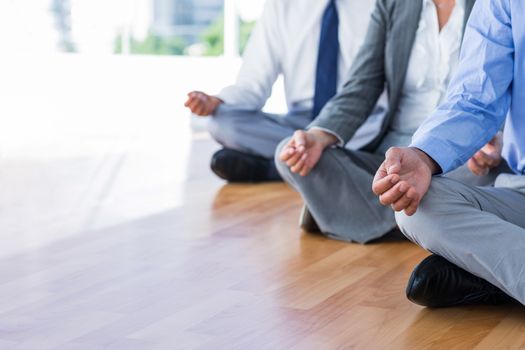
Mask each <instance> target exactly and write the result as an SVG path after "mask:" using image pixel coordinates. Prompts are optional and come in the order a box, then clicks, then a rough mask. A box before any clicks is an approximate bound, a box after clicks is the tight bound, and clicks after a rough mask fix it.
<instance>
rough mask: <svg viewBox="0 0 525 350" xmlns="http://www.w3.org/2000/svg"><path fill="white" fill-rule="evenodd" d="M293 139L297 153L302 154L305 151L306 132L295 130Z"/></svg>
mask: <svg viewBox="0 0 525 350" xmlns="http://www.w3.org/2000/svg"><path fill="white" fill-rule="evenodd" d="M293 138H294V141H295V148H296V149H297V151H299V152H303V151H304V150H305V149H306V132H304V131H303V130H297V131H296V132H294V134H293Z"/></svg>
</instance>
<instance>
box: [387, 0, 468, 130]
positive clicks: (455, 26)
mask: <svg viewBox="0 0 525 350" xmlns="http://www.w3.org/2000/svg"><path fill="white" fill-rule="evenodd" d="M422 1H423V8H422V13H421V19H420V21H419V27H418V30H417V34H416V38H415V42H414V46H413V48H412V52H411V55H410V61H409V64H408V70H407V75H406V78H405V84H404V87H403V94H402V96H401V100H400V103H399V108H398V111H397V113H396V114H395V117H394V118H393V120H392V124H391V125H390V127H391V129H392V131H394V132H397V133H400V134H405V135H410V137H411V136H412V134H413V133H414V132H415V131H416V130H417V128H418V127H419V126H420V125H421V123H422V122H423V121H424V120H425V119H426V118H427V117H429V116H430V115H431V114H432V113H433V112H434V110H435V109H436V107H437V106H438V105H439V104H440V102H441V101H442V100H443V98H444V97H445V93H446V90H447V86H448V83H449V81H450V78H451V76H452V75H453V73H454V70H455V69H456V67H457V65H458V61H459V51H460V47H461V39H462V33H463V22H464V15H465V0H457V1H456V6H455V7H454V9H453V11H452V14H451V15H450V18H449V20H448V22H447V23H446V25H445V26H444V27H443V28H442V29H441V31H440V30H439V22H438V16H437V9H436V5H435V4H434V1H432V0H422Z"/></svg>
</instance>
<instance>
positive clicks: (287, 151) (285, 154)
mask: <svg viewBox="0 0 525 350" xmlns="http://www.w3.org/2000/svg"><path fill="white" fill-rule="evenodd" d="M294 154H295V143H294V142H293V139H292V140H290V142H288V144H287V145H286V146H285V147H284V148H283V149H282V151H281V154H280V155H279V159H280V160H281V161H283V162H287V161H288V160H289V159H290V158H291V157H292V156H293V155H294Z"/></svg>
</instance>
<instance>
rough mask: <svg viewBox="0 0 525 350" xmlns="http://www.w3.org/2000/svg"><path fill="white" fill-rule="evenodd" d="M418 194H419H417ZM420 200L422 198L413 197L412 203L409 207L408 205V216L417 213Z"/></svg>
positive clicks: (406, 211) (406, 212) (406, 210)
mask: <svg viewBox="0 0 525 350" xmlns="http://www.w3.org/2000/svg"><path fill="white" fill-rule="evenodd" d="M409 192H410V191H409ZM416 195H417V194H416ZM419 201H420V199H419V198H418V199H417V200H416V199H413V200H412V202H410V204H409V205H408V207H406V209H405V214H406V215H407V216H412V215H414V214H415V213H416V211H417V207H418V205H419Z"/></svg>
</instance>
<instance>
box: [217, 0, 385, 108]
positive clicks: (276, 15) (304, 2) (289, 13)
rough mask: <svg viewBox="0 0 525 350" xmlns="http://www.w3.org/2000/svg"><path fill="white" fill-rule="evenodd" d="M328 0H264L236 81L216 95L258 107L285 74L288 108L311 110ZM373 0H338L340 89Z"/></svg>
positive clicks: (244, 106) (366, 22) (365, 24)
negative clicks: (322, 26) (323, 21)
mask: <svg viewBox="0 0 525 350" xmlns="http://www.w3.org/2000/svg"><path fill="white" fill-rule="evenodd" d="M328 1H329V0H268V1H267V3H266V5H265V9H264V11H263V14H262V16H261V18H260V19H259V21H258V23H257V25H256V26H255V28H254V31H253V32H252V35H251V37H250V40H249V42H248V45H247V47H246V50H245V53H244V57H243V64H242V67H241V69H240V72H239V75H238V78H237V82H236V83H235V84H234V85H231V86H229V87H227V88H225V89H223V90H222V91H221V92H220V93H219V94H217V95H216V96H217V97H219V98H221V99H222V100H223V101H224V102H225V103H227V104H232V105H236V106H239V107H241V108H247V109H261V108H262V107H263V106H264V104H265V103H266V100H267V99H268V98H269V97H270V94H271V90H272V86H273V84H274V82H275V81H276V79H277V77H278V76H279V75H280V74H283V78H284V86H285V94H286V102H287V105H288V108H289V109H311V108H312V106H313V97H314V90H315V89H314V85H315V71H316V66H317V54H318V46H319V37H320V33H321V21H322V17H323V14H324V10H325V8H326V6H327V5H328ZM374 3H375V1H374V0H337V1H336V6H337V10H338V14H339V45H340V54H339V66H338V89H339V88H340V87H341V86H342V85H343V84H344V82H345V78H346V77H347V73H348V70H349V69H350V65H351V63H352V61H353V59H354V57H355V55H356V54H357V51H358V50H359V47H360V46H361V44H362V42H363V40H364V37H365V35H366V30H367V26H368V22H369V19H370V14H371V12H372V10H373V7H374Z"/></svg>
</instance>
